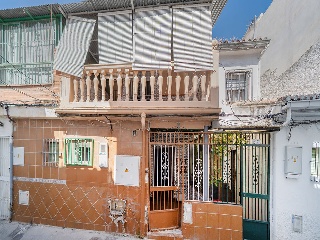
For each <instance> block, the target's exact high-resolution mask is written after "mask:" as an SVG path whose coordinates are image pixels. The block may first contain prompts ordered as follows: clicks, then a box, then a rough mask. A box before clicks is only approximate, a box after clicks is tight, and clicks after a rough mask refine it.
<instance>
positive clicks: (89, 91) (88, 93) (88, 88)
mask: <svg viewBox="0 0 320 240" xmlns="http://www.w3.org/2000/svg"><path fill="white" fill-rule="evenodd" d="M86 73H87V80H86V84H87V100H86V101H87V102H90V93H91V79H90V75H91V73H90V72H89V71H87V72H86Z"/></svg>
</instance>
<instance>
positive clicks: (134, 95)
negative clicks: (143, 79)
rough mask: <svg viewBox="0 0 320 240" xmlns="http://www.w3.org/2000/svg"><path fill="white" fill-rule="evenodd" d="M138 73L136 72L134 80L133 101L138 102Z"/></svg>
mask: <svg viewBox="0 0 320 240" xmlns="http://www.w3.org/2000/svg"><path fill="white" fill-rule="evenodd" d="M138 83H139V78H138V71H135V72H134V78H133V101H138Z"/></svg>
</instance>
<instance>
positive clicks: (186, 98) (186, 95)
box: [184, 75, 190, 101]
mask: <svg viewBox="0 0 320 240" xmlns="http://www.w3.org/2000/svg"><path fill="white" fill-rule="evenodd" d="M189 81H190V77H189V75H186V76H185V77H184V101H189Z"/></svg>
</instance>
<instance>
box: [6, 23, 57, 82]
mask: <svg viewBox="0 0 320 240" xmlns="http://www.w3.org/2000/svg"><path fill="white" fill-rule="evenodd" d="M60 32H61V26H60V18H53V19H52V20H51V19H40V20H35V21H25V22H12V23H2V24H0V33H1V36H0V53H1V56H2V58H1V59H0V79H1V80H2V82H0V85H2V84H9V85H18V84H23V85H28V84H45V83H51V82H52V64H53V51H54V48H55V45H56V42H57V40H58V39H59V36H60Z"/></svg>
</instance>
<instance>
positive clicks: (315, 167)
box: [310, 142, 320, 182]
mask: <svg viewBox="0 0 320 240" xmlns="http://www.w3.org/2000/svg"><path fill="white" fill-rule="evenodd" d="M310 171H311V180H312V181H317V182H318V181H320V142H314V143H313V146H312V157H311V161H310Z"/></svg>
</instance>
